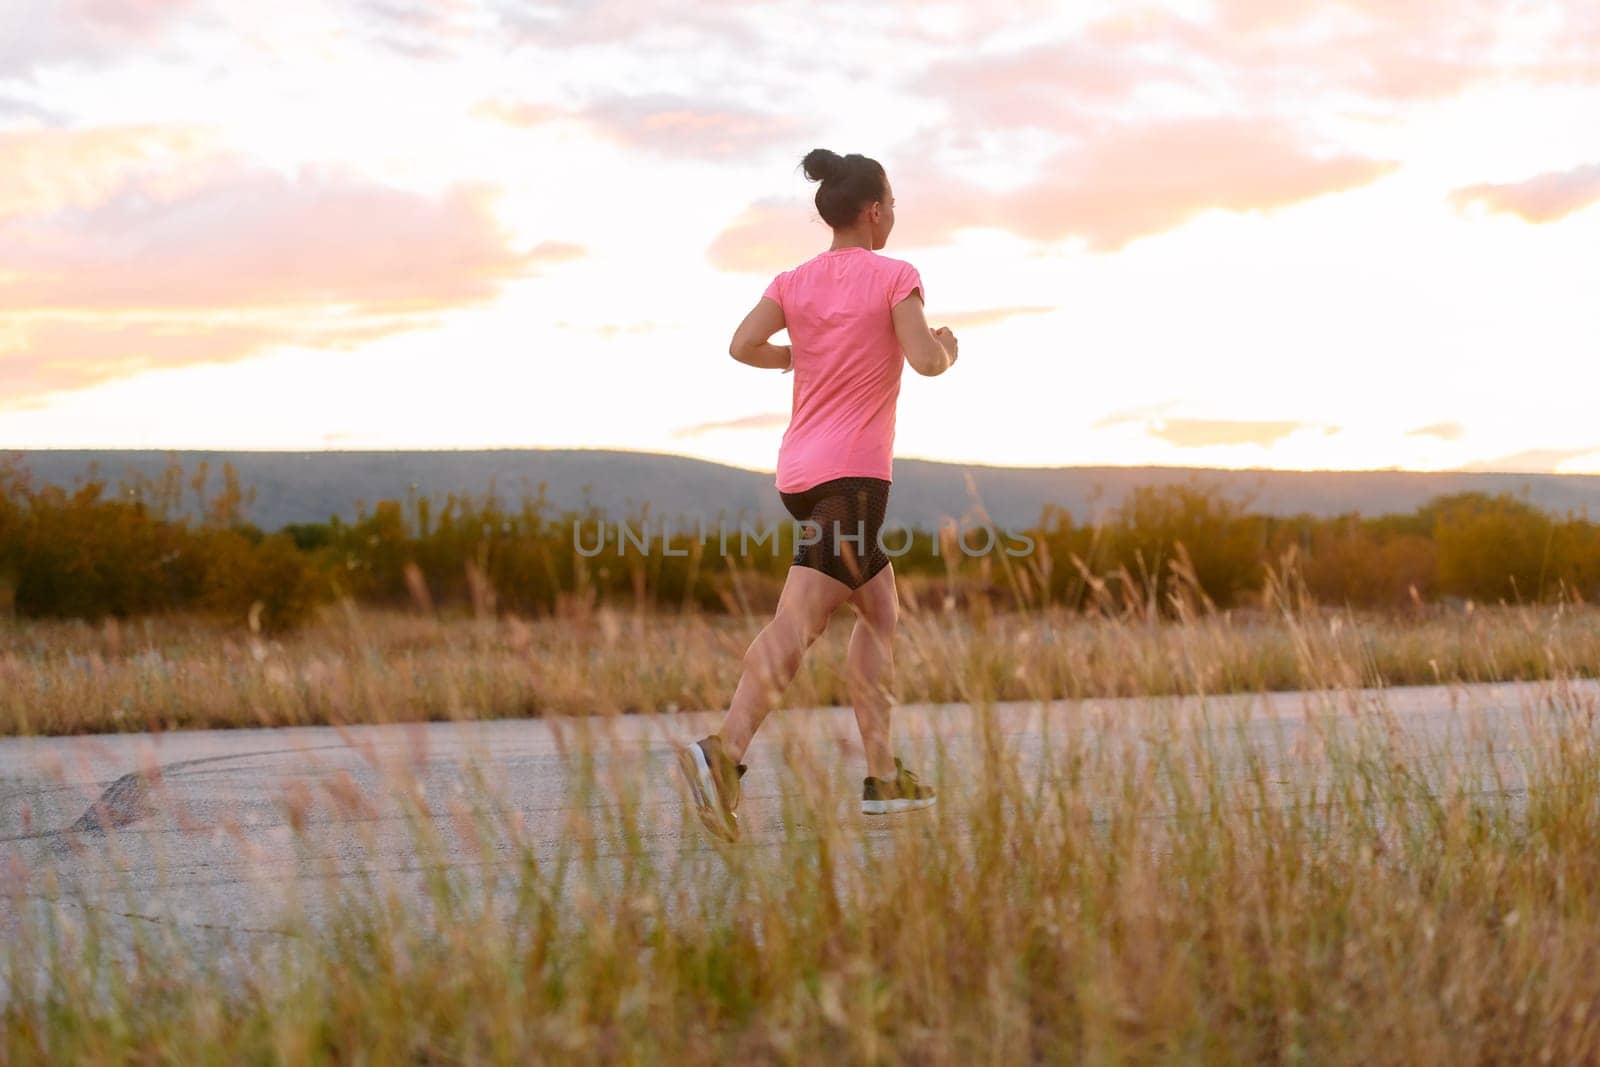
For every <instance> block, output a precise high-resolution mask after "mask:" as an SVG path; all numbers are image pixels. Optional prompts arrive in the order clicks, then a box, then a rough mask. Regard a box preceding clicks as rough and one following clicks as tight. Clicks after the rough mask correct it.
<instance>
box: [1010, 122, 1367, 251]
mask: <svg viewBox="0 0 1600 1067" xmlns="http://www.w3.org/2000/svg"><path fill="white" fill-rule="evenodd" d="M1397 166H1398V164H1396V163H1393V162H1389V161H1384V160H1376V159H1368V158H1366V157H1363V156H1357V155H1348V154H1346V155H1318V154H1315V153H1313V152H1311V151H1310V150H1309V149H1308V148H1306V147H1305V146H1303V145H1302V144H1301V143H1300V142H1299V139H1298V138H1297V137H1296V136H1295V134H1294V133H1293V132H1292V130H1291V129H1290V128H1289V127H1288V126H1286V125H1284V124H1282V123H1280V122H1277V121H1275V120H1250V119H1234V118H1205V119H1174V120H1165V121H1158V122H1152V123H1147V124H1144V125H1141V126H1121V127H1118V128H1116V129H1113V130H1111V131H1109V132H1108V133H1106V134H1105V135H1102V136H1099V137H1096V138H1095V139H1094V140H1093V141H1092V142H1091V143H1090V144H1089V145H1087V146H1085V147H1084V148H1083V149H1080V150H1076V151H1068V152H1065V153H1062V154H1061V155H1060V156H1059V157H1057V159H1056V160H1055V161H1054V162H1053V163H1052V164H1051V165H1049V166H1047V167H1046V168H1045V169H1046V175H1047V176H1046V177H1045V178H1044V179H1042V180H1040V181H1038V182H1035V183H1034V184H1032V185H1029V186H1024V187H1023V188H1021V189H1019V190H1017V191H1015V192H1014V193H1011V194H1008V195H1005V196H1002V197H999V198H997V200H998V203H999V204H1000V205H1001V207H1000V209H999V213H998V214H997V213H995V212H993V211H991V212H988V213H987V221H990V222H992V223H995V224H1003V225H1004V227H1005V228H1007V229H1010V230H1011V231H1012V232H1014V233H1016V234H1017V235H1018V236H1021V237H1027V238H1031V239H1034V240H1046V241H1048V240H1059V239H1061V238H1067V237H1077V238H1081V239H1083V240H1084V241H1085V242H1086V244H1087V247H1088V248H1090V249H1091V250H1095V251H1107V252H1110V251H1116V250H1117V249H1119V248H1122V247H1124V246H1125V245H1127V244H1129V243H1130V242H1132V241H1134V240H1136V239H1137V238H1140V237H1145V236H1149V235H1151V234H1157V233H1162V232H1164V231H1167V230H1172V229H1176V228H1177V227H1179V226H1181V225H1183V224H1184V223H1185V222H1188V221H1189V220H1190V219H1192V218H1194V217H1195V216H1197V215H1199V214H1200V213H1202V212H1204V211H1207V210H1210V209H1214V208H1220V209H1223V210H1227V211H1236V212H1245V211H1269V210H1272V209H1274V208H1281V207H1286V206H1288V205H1290V204H1294V203H1298V202H1300V201H1304V200H1310V199H1314V198H1315V197H1319V196H1323V195H1326V194H1328V193H1334V192H1341V191H1343V190H1346V189H1351V188H1355V187H1357V186H1360V185H1365V184H1367V183H1369V182H1371V181H1374V180H1375V179H1377V178H1379V177H1381V176H1383V175H1385V174H1387V173H1389V172H1391V171H1392V170H1394V169H1395V168H1396V167H1397Z"/></svg>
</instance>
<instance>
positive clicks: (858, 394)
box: [678, 148, 957, 841]
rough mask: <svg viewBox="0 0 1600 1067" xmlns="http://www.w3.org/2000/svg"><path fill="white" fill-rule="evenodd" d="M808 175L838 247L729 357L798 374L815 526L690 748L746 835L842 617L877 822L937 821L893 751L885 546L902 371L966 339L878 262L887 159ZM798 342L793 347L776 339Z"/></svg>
mask: <svg viewBox="0 0 1600 1067" xmlns="http://www.w3.org/2000/svg"><path fill="white" fill-rule="evenodd" d="M801 166H802V167H804V168H805V174H806V177H807V178H808V179H810V180H811V181H820V182H821V183H822V185H821V187H820V188H819V189H818V190H817V196H816V204H817V212H818V213H819V214H820V215H821V216H822V218H823V221H825V222H827V224H828V225H829V226H830V227H832V229H833V244H832V246H831V247H829V248H828V250H827V251H825V252H821V253H818V254H817V255H815V256H813V257H812V258H811V259H808V260H806V261H805V262H804V263H802V264H800V265H799V266H798V267H795V268H794V269H792V270H787V271H784V272H783V273H781V274H779V275H778V276H777V277H776V278H774V279H773V280H772V283H771V284H770V285H768V286H767V290H766V292H765V293H764V294H763V295H762V297H761V300H760V301H759V302H758V303H757V304H756V306H755V308H754V309H753V310H752V311H751V312H750V314H748V315H746V316H745V318H744V321H743V322H742V323H740V324H739V328H738V330H736V331H735V332H734V335H733V343H732V344H730V345H729V346H728V351H729V354H730V355H732V356H733V358H734V359H736V360H738V361H739V362H741V363H745V364H748V365H750V366H752V367H765V368H769V369H772V370H782V371H784V372H788V371H791V370H792V371H793V372H794V399H793V410H792V413H791V415H790V419H789V428H788V429H787V430H786V431H785V432H784V435H783V441H782V444H781V445H780V446H779V448H778V470H777V478H776V486H777V489H778V494H779V496H780V497H781V498H782V500H783V504H784V506H785V507H786V508H787V509H788V510H789V513H790V514H791V515H793V516H794V517H795V519H796V520H799V522H800V524H801V525H800V526H799V531H800V536H799V537H798V538H797V545H798V547H797V550H796V552H795V556H794V560H793V563H792V564H791V566H790V567H789V574H788V577H787V578H786V579H785V581H784V585H783V592H782V593H781V594H780V596H779V598H778V608H777V613H776V614H775V615H774V617H773V619H772V621H771V622H769V623H768V624H767V625H766V626H765V627H764V628H763V629H762V630H761V632H760V633H759V634H757V635H756V639H755V640H754V641H753V642H751V644H750V648H749V649H748V650H747V651H746V652H745V654H744V672H743V674H742V675H741V677H740V679H739V685H738V688H737V689H736V690H735V691H734V694H733V703H732V705H731V706H730V707H729V709H728V714H727V717H726V718H725V719H724V720H723V722H722V727H721V729H720V730H718V731H717V732H716V733H714V734H712V735H711V736H710V737H706V738H703V739H701V740H699V741H696V742H695V743H694V744H691V745H686V746H684V747H683V748H682V749H680V750H679V753H678V757H679V762H680V764H681V765H682V768H683V771H684V774H685V776H686V777H687V778H688V780H689V786H690V791H691V792H692V794H693V795H694V799H695V805H696V807H697V808H698V810H699V813H700V818H701V820H702V821H703V822H704V823H705V825H706V827H707V829H709V830H710V831H711V832H712V833H714V834H716V835H717V836H719V837H722V838H724V839H726V840H729V841H733V840H737V839H738V837H739V820H738V814H737V811H738V807H739V796H740V792H739V780H740V778H742V777H743V775H744V773H745V764H744V763H743V759H744V754H745V750H746V749H747V748H748V747H749V745H750V739H751V738H752V737H753V736H754V735H755V732H756V730H757V729H758V728H759V727H760V726H761V722H762V720H763V719H765V718H766V716H767V712H768V711H770V710H771V708H772V706H773V704H774V703H775V702H776V700H777V698H778V696H779V695H780V694H781V693H782V692H783V690H784V689H785V688H786V687H787V686H788V685H789V682H790V681H792V680H793V678H794V676H795V672H796V671H798V670H799V669H800V661H801V658H802V657H803V656H804V655H805V652H806V649H808V648H809V647H811V644H812V642H813V641H815V640H816V639H817V638H818V637H819V636H821V634H822V632H823V630H824V629H825V628H826V626H827V623H828V619H829V618H830V617H831V616H832V615H833V613H834V611H835V610H836V609H837V608H839V607H840V606H841V605H843V604H846V603H848V604H849V605H850V606H851V607H852V608H854V609H855V612H856V623H855V629H854V630H853V631H851V634H850V649H849V653H848V654H847V657H846V660H847V662H846V676H847V678H848V682H849V690H850V699H851V702H852V703H853V704H854V705H855V711H856V725H857V726H858V727H859V728H860V730H861V744H862V747H863V748H865V749H866V757H867V777H866V779H865V781H864V782H863V783H862V791H861V810H862V812H863V813H865V814H868V815H882V814H887V813H890V812H898V811H908V810H911V809H913V808H925V807H928V806H929V805H931V804H932V803H933V802H934V791H933V789H931V788H929V787H928V786H926V785H923V784H921V783H919V782H918V781H917V777H916V775H914V774H913V773H911V772H910V771H908V770H906V769H905V767H904V766H903V765H902V764H901V762H900V760H899V759H897V758H896V757H895V755H894V752H893V749H892V747H891V745H890V742H889V710H890V705H891V702H892V696H891V693H892V681H893V669H894V660H893V649H894V629H895V622H896V617H897V614H898V607H899V598H898V595H897V594H896V592H895V584H894V567H893V566H892V565H891V563H890V561H889V557H888V556H887V555H886V554H885V553H884V551H883V547H882V546H881V545H880V544H879V543H878V531H879V529H880V527H881V526H882V524H883V520H884V512H885V509H886V507H887V505H888V501H889V485H890V480H891V476H892V462H893V457H894V425H895V402H896V400H897V399H898V397H899V395H900V373H901V369H902V367H903V366H904V364H905V363H910V364H911V367H912V369H913V370H915V371H916V372H917V373H918V374H922V375H926V376H929V377H932V376H935V375H939V374H943V373H944V372H945V371H947V370H949V369H950V367H951V366H952V365H953V364H954V363H955V361H956V354H957V344H956V337H955V334H954V333H952V332H951V331H950V330H949V329H948V328H946V327H940V328H939V329H938V330H932V329H929V327H928V323H927V320H926V319H925V318H924V317H923V306H922V297H923V292H922V278H921V276H920V275H919V274H918V273H917V269H916V268H915V267H913V266H912V265H911V264H910V263H907V262H905V261H903V260H899V259H891V258H889V257H888V256H880V255H878V252H877V250H878V249H880V248H882V247H883V246H884V245H885V244H886V243H887V242H888V240H889V232H890V231H891V230H893V229H894V190H893V189H892V188H890V185H889V178H888V175H886V174H885V173H884V170H883V167H882V166H881V165H879V163H878V162H877V161H876V160H874V159H869V158H868V157H866V156H863V155H859V154H856V153H852V154H850V155H847V156H839V155H837V154H836V153H834V152H830V151H828V150H827V149H825V148H818V149H815V150H813V151H811V152H809V153H807V154H806V157H805V159H804V160H803V161H802V163H801ZM782 329H787V330H788V331H789V339H790V341H791V344H789V345H774V344H771V343H770V342H769V340H768V339H769V338H770V337H771V336H772V335H773V334H775V333H777V332H778V331H779V330H782Z"/></svg>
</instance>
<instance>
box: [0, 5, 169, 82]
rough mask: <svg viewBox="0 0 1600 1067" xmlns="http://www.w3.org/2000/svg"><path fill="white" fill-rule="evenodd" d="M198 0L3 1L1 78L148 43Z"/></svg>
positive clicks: (105, 56)
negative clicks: (4, 2) (32, 2)
mask: <svg viewBox="0 0 1600 1067" xmlns="http://www.w3.org/2000/svg"><path fill="white" fill-rule="evenodd" d="M196 6H197V3H196V2H195V0H51V2H49V3H42V4H29V3H7V4H0V80H5V79H22V78H27V77H29V76H30V75H32V74H33V73H34V71H36V70H38V69H41V68H44V67H49V66H54V65H67V64H78V65H82V64H95V63H104V62H105V61H107V60H108V59H113V58H116V57H118V56H123V55H128V54H130V53H131V52H133V51H135V50H137V49H141V48H148V47H149V46H150V44H151V43H152V41H154V39H155V38H156V37H158V36H159V35H160V34H161V33H162V32H163V31H164V30H165V29H166V28H167V27H169V26H170V25H171V24H172V23H174V22H176V21H177V20H178V18H180V17H181V16H183V15H186V14H189V13H190V12H192V11H193V10H194V9H195V8H196Z"/></svg>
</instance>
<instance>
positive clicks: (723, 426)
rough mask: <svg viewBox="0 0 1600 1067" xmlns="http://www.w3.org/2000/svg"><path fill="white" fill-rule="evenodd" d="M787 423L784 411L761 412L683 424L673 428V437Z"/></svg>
mask: <svg viewBox="0 0 1600 1067" xmlns="http://www.w3.org/2000/svg"><path fill="white" fill-rule="evenodd" d="M787 425H789V416H788V415H787V414H786V413H784V412H779V411H772V412H763V413H762V414H760V415H745V416H744V417H742V418H737V419H724V420H722V421H720V422H698V423H695V424H694V425H693V426H685V427H683V428H681V429H677V430H673V431H672V436H673V437H675V438H680V439H681V438H685V437H700V436H703V435H705V434H708V433H712V432H714V431H716V430H774V429H778V428H779V427H782V426H787Z"/></svg>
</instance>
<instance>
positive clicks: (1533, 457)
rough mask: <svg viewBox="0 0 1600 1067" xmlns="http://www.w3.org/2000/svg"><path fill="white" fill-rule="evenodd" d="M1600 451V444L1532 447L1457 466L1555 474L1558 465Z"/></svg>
mask: <svg viewBox="0 0 1600 1067" xmlns="http://www.w3.org/2000/svg"><path fill="white" fill-rule="evenodd" d="M1597 453H1600V446H1596V445H1591V446H1589V447H1588V448H1532V449H1528V450H1527V451H1525V452H1513V453H1511V454H1510V455H1509V456H1497V457H1495V458H1494V459H1480V460H1476V461H1474V462H1472V463H1468V464H1465V465H1463V466H1460V467H1457V468H1456V470H1459V471H1480V472H1491V473H1498V474H1553V473H1555V470H1556V468H1557V467H1559V466H1561V464H1563V463H1565V462H1566V461H1567V460H1569V459H1578V458H1579V457H1582V456H1592V455H1595V454H1597Z"/></svg>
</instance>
